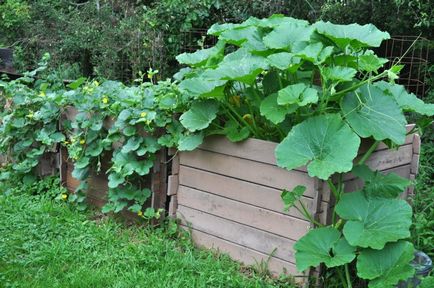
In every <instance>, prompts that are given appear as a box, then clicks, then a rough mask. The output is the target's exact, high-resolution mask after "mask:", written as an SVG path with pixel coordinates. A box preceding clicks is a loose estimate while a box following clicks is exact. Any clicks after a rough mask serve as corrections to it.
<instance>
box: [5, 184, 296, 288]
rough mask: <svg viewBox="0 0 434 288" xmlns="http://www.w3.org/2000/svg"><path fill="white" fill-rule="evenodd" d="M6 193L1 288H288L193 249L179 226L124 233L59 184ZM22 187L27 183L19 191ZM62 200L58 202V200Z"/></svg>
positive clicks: (17, 186) (283, 282) (223, 258)
mask: <svg viewBox="0 0 434 288" xmlns="http://www.w3.org/2000/svg"><path fill="white" fill-rule="evenodd" d="M10 180H11V183H12V182H13V188H12V189H10V190H8V191H7V195H6V194H4V193H5V191H4V190H5V189H4V186H3V185H4V184H5V182H1V183H2V186H1V187H2V188H1V191H0V234H1V235H2V237H0V283H1V287H4V288H9V287H41V288H45V287H62V288H64V287H83V288H84V287H92V288H96V287H101V288H102V287H104V288H105V287H240V288H241V287H289V286H288V285H291V284H290V282H289V280H288V279H286V280H285V279H281V280H271V279H268V280H267V279H264V278H260V277H258V275H257V274H256V273H255V272H254V271H253V270H250V269H246V268H243V269H244V270H246V271H250V273H249V276H248V277H247V276H245V275H243V274H241V273H240V269H241V268H240V266H239V265H238V264H236V263H235V262H233V261H231V260H230V259H229V257H227V256H224V255H219V254H215V253H213V252H210V251H202V250H197V249H195V248H194V247H193V245H192V243H191V241H190V238H189V237H188V235H187V234H186V233H180V232H179V231H178V230H177V226H176V225H175V224H174V223H170V222H167V223H166V224H165V225H164V226H163V227H161V228H157V229H151V228H149V227H148V228H147V227H143V226H137V227H136V226H131V227H125V226H124V225H122V224H120V223H117V222H116V221H115V220H113V218H110V217H105V216H103V215H100V214H98V213H92V212H89V213H87V214H83V213H82V212H80V211H77V210H76V209H74V208H73V207H71V206H70V205H68V204H67V202H65V201H63V200H62V197H61V195H62V194H63V193H65V191H64V188H60V185H59V184H60V183H59V180H58V179H57V178H46V179H44V180H43V181H37V182H33V183H32V184H28V185H25V184H23V183H20V181H19V180H18V179H10ZM19 183H20V184H19ZM56 198H57V200H56Z"/></svg>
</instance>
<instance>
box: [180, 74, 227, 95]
mask: <svg viewBox="0 0 434 288" xmlns="http://www.w3.org/2000/svg"><path fill="white" fill-rule="evenodd" d="M226 82H227V81H224V80H211V79H206V78H203V77H194V78H189V79H185V80H183V81H182V82H181V83H180V84H179V89H180V90H181V91H184V92H185V93H187V94H188V95H190V96H191V97H193V98H198V97H203V98H221V97H223V96H224V93H223V91H224V85H225V84H226Z"/></svg>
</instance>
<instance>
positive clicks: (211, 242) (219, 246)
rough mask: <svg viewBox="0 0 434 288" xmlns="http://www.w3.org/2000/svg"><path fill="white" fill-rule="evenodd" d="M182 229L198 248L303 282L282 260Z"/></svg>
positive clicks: (196, 231)
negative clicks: (264, 267)
mask: <svg viewBox="0 0 434 288" xmlns="http://www.w3.org/2000/svg"><path fill="white" fill-rule="evenodd" d="M182 227H183V228H184V229H186V230H189V231H190V233H191V236H192V238H193V240H194V242H195V243H196V244H197V245H198V246H202V247H206V248H211V249H216V250H218V251H219V252H223V253H227V254H228V255H229V256H231V257H232V258H233V259H237V260H238V261H240V262H242V263H244V264H245V265H249V266H253V267H254V266H256V265H258V264H259V263H261V262H263V263H268V265H267V266H268V269H269V270H270V272H272V273H273V275H275V276H278V275H280V274H281V273H284V272H287V273H288V274H289V275H293V276H301V277H296V278H295V280H296V281H297V282H303V281H304V280H305V276H304V275H302V274H301V273H300V272H298V271H297V269H296V268H295V265H294V264H292V263H289V262H286V261H283V260H280V259H278V258H275V257H270V255H266V254H264V253H260V252H258V251H255V250H252V249H249V248H246V247H243V246H240V245H238V244H235V243H233V242H229V241H227V240H224V239H221V238H218V237H215V236H213V235H210V234H207V233H204V232H201V231H198V230H195V229H188V228H187V227H185V226H182Z"/></svg>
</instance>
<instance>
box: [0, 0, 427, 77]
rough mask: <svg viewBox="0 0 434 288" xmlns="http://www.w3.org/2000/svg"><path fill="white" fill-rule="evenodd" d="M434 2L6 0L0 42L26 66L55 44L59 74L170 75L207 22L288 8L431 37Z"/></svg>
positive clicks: (298, 14) (291, 12) (311, 16)
mask: <svg viewBox="0 0 434 288" xmlns="http://www.w3.org/2000/svg"><path fill="white" fill-rule="evenodd" d="M432 9H433V8H432V5H430V1H428V0H400V1H398V0H388V1H375V0H357V1H356V0H351V1H336V0H308V1H304V0H289V1H283V0H278V1H275V0H273V1H270V0H267V1H260V0H250V1H235V2H234V1H228V0H188V1H179V0H176V1H173V0H162V1H153V0H140V1H119V0H110V1H108V0H91V1H77V0H76V1H68V0H60V1H58V0H38V1H29V0H6V1H2V2H1V3H0V18H1V20H2V21H0V31H2V32H3V33H0V46H4V47H12V48H13V49H14V52H15V60H16V63H15V66H16V68H17V69H18V70H21V71H26V70H30V69H33V68H34V67H35V66H36V63H37V62H38V60H39V59H40V58H41V57H42V53H44V52H50V54H51V55H52V61H51V64H50V66H51V70H52V71H56V72H57V73H58V74H59V75H60V77H61V78H64V79H75V78H78V77H80V76H81V75H85V76H96V77H103V78H108V79H112V80H121V81H124V82H125V81H132V80H133V79H135V78H139V77H140V75H141V74H140V72H144V71H146V70H147V69H149V67H152V68H154V69H158V70H160V72H163V75H164V77H165V76H168V75H171V72H172V71H173V70H174V69H176V62H175V61H174V58H175V56H176V55H177V54H179V53H181V52H183V51H185V50H189V49H191V48H198V47H200V46H201V45H204V44H205V45H208V44H210V43H212V42H213V39H214V38H213V37H207V38H206V39H205V41H204V39H203V37H204V36H205V35H204V34H203V32H202V30H203V29H205V28H207V27H209V26H210V25H211V24H212V23H215V22H220V23H221V22H228V21H230V22H242V21H244V20H246V19H247V18H248V17H250V16H256V17H268V16H270V15H271V14H273V13H283V14H285V15H287V16H292V17H295V18H300V19H308V20H317V19H323V20H325V21H327V20H329V21H332V22H335V23H342V24H346V23H354V22H357V23H359V24H366V23H373V24H375V25H377V27H380V28H382V29H384V30H387V31H389V32H390V33H391V34H392V35H418V34H420V33H422V35H423V36H425V37H427V38H432V31H433V29H432V27H433V15H434V13H432ZM196 29H199V30H196ZM200 29H202V30H200Z"/></svg>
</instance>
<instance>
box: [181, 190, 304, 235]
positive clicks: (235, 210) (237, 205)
mask: <svg viewBox="0 0 434 288" xmlns="http://www.w3.org/2000/svg"><path fill="white" fill-rule="evenodd" d="M178 204H179V205H183V206H187V207H190V208H194V209H196V210H200V211H204V212H206V213H208V214H212V215H216V216H219V217H221V218H225V219H227V220H229V221H235V222H238V223H241V224H244V225H248V226H251V227H254V228H257V229H260V230H264V231H267V232H271V233H274V234H277V235H280V236H282V237H285V238H290V239H293V240H298V239H300V238H301V237H302V236H303V235H305V234H306V233H307V231H309V227H310V223H309V222H307V221H306V220H301V219H299V218H294V217H291V216H289V215H284V214H282V213H276V212H274V211H270V210H267V209H263V208H259V207H256V206H252V205H248V204H244V203H241V202H238V201H234V200H231V199H227V198H223V197H219V196H216V195H213V194H209V193H205V192H202V191H199V190H196V189H192V188H188V187H185V186H180V187H179V191H178Z"/></svg>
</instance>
